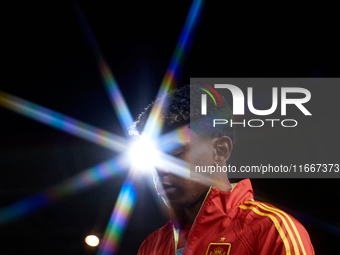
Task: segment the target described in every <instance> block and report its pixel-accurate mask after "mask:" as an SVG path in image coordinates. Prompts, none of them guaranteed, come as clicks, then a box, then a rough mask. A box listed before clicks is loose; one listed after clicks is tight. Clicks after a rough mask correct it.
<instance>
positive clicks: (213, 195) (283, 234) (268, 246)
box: [138, 179, 315, 255]
mask: <svg viewBox="0 0 340 255" xmlns="http://www.w3.org/2000/svg"><path fill="white" fill-rule="evenodd" d="M176 236H177V237H178V231H176V229H175V228H174V225H173V223H172V221H169V222H168V223H167V224H166V225H165V226H163V227H162V228H160V229H158V230H156V231H155V232H153V233H152V234H151V235H149V236H148V237H147V238H146V239H145V241H144V242H143V244H142V245H141V247H140V248H139V251H138V255H156V254H157V255H174V254H175V249H176V246H177V244H176V241H175V239H177V238H176ZM233 254H237V255H242V254H261V255H266V254H270V255H273V254H275V255H290V254H291V255H299V254H301V255H312V254H315V253H314V249H313V246H312V244H311V241H310V238H309V235H308V233H307V231H306V230H305V228H304V227H303V226H302V225H301V224H300V222H298V221H297V220H296V219H294V218H293V217H292V216H290V215H288V214H287V213H285V212H283V211H281V210H279V209H277V208H276V207H274V206H272V205H270V204H266V203H262V202H258V201H254V199H253V189H252V186H251V183H250V180H249V179H245V180H242V181H241V182H239V183H238V184H237V185H236V186H235V187H234V188H233V190H232V191H231V192H222V191H219V190H218V189H217V188H214V187H212V188H211V189H210V190H209V192H208V194H207V196H206V199H205V201H204V202H203V205H202V207H201V209H200V211H199V212H198V215H197V217H196V220H195V222H194V223H193V225H192V227H191V230H190V233H189V236H188V239H187V244H186V246H185V247H184V251H183V255H233Z"/></svg>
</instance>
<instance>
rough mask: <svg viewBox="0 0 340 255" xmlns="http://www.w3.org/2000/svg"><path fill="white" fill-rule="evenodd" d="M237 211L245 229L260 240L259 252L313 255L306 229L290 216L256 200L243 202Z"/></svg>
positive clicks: (258, 242) (257, 242)
mask: <svg viewBox="0 0 340 255" xmlns="http://www.w3.org/2000/svg"><path fill="white" fill-rule="evenodd" d="M238 208H239V211H238V218H239V220H240V222H242V224H243V228H245V227H248V228H251V229H252V232H253V234H254V236H255V237H256V239H257V241H256V244H257V250H259V251H261V252H263V251H265V250H267V249H268V251H270V250H271V252H273V251H274V250H273V249H276V252H277V254H290V252H292V251H294V252H295V254H299V253H302V254H308V255H309V254H314V249H313V246H312V244H311V241H310V238H309V235H308V233H307V231H306V229H305V228H304V227H303V225H302V224H301V223H300V222H299V221H298V220H296V219H295V218H294V217H292V216H291V215H289V214H288V213H286V212H284V211H282V210H280V209H278V208H277V207H275V206H273V205H270V204H268V203H264V202H259V201H255V200H253V199H251V200H248V201H244V202H243V203H242V204H241V205H239V207H238ZM264 254H265V253H264ZM269 254H270V253H269ZM275 254H276V253H275Z"/></svg>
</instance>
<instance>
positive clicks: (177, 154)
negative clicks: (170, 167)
mask: <svg viewBox="0 0 340 255" xmlns="http://www.w3.org/2000/svg"><path fill="white" fill-rule="evenodd" d="M182 155H184V151H182V152H179V153H175V154H172V156H173V157H175V158H179V157H181V156H182Z"/></svg>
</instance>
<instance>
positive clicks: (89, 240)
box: [85, 235, 99, 247]
mask: <svg viewBox="0 0 340 255" xmlns="http://www.w3.org/2000/svg"><path fill="white" fill-rule="evenodd" d="M85 243H86V244H87V245H88V246H91V247H96V246H98V244H99V238H98V237H96V236H95V235H88V236H87V237H86V238H85Z"/></svg>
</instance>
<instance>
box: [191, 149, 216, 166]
mask: <svg viewBox="0 0 340 255" xmlns="http://www.w3.org/2000/svg"><path fill="white" fill-rule="evenodd" d="M189 159H190V163H191V164H192V165H196V166H211V165H213V164H214V150H213V149H212V148H210V147H209V146H208V145H204V144H203V145H201V146H196V147H194V148H192V149H191V150H190V156H189Z"/></svg>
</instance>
